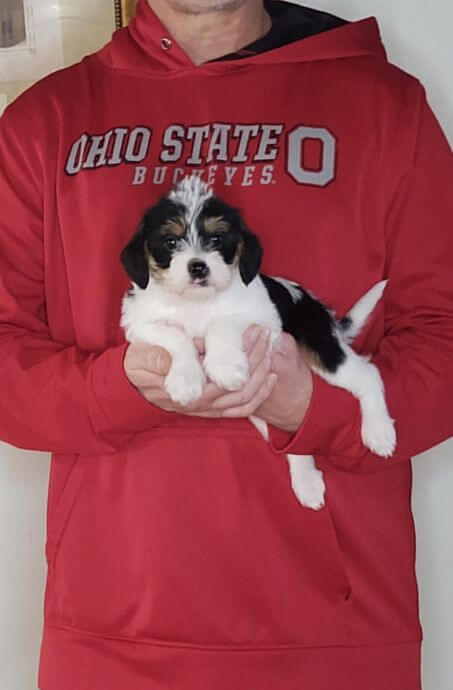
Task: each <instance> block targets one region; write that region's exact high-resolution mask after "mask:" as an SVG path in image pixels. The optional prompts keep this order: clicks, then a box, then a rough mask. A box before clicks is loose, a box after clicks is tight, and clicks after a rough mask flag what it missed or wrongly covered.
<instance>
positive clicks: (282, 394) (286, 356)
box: [255, 333, 313, 433]
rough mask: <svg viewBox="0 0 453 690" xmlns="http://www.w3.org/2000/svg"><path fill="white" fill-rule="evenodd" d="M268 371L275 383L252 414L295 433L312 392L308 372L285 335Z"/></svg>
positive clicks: (292, 340)
mask: <svg viewBox="0 0 453 690" xmlns="http://www.w3.org/2000/svg"><path fill="white" fill-rule="evenodd" d="M271 369H272V371H273V372H275V373H276V374H277V383H276V385H275V386H274V388H273V390H272V392H271V393H270V395H269V397H268V398H267V399H266V400H265V401H264V402H263V403H262V405H261V406H260V407H259V408H257V410H256V411H255V414H256V416H257V417H260V418H261V419H263V420H264V421H265V422H267V423H268V424H272V426H275V427H277V428H278V429H283V431H288V432H291V433H294V432H295V431H297V429H298V428H299V427H300V425H301V424H302V422H303V420H304V418H305V415H306V413H307V410H308V407H309V405H310V400H311V395H312V391H313V378H312V374H311V370H310V369H309V367H308V365H307V363H306V362H305V360H304V358H303V356H302V354H301V353H300V351H299V350H298V348H297V345H296V341H295V340H294V338H292V336H290V335H289V334H288V333H283V334H282V336H281V342H280V345H279V346H277V348H276V349H275V350H274V352H273V354H272V365H271Z"/></svg>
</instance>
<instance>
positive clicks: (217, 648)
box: [45, 623, 423, 652]
mask: <svg viewBox="0 0 453 690" xmlns="http://www.w3.org/2000/svg"><path fill="white" fill-rule="evenodd" d="M45 627H46V628H48V629H52V630H60V631H62V632H68V633H72V634H78V635H83V636H85V637H94V638H97V639H101V640H108V641H110V640H111V641H115V642H130V643H133V644H145V645H148V646H153V647H165V648H168V649H175V648H176V649H178V648H182V649H188V650H194V651H206V652H285V651H292V650H310V649H332V648H345V649H350V648H353V649H354V648H355V649H362V648H364V647H392V646H395V645H402V644H419V643H421V642H422V641H423V638H422V637H414V638H407V639H402V640H394V641H389V642H376V643H371V644H345V643H340V642H332V643H331V644H329V643H325V644H315V643H313V644H295V645H291V644H289V645H250V646H247V645H199V644H192V643H189V642H170V641H167V640H166V641H162V640H157V639H154V638H143V637H129V636H127V635H109V634H102V633H96V632H91V631H88V630H84V629H82V628H72V627H70V626H65V625H52V624H48V623H46V624H45Z"/></svg>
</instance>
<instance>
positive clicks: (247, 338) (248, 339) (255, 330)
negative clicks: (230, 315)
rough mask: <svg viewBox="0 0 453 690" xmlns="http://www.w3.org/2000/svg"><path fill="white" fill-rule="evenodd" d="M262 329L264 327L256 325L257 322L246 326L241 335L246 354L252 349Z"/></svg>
mask: <svg viewBox="0 0 453 690" xmlns="http://www.w3.org/2000/svg"><path fill="white" fill-rule="evenodd" d="M263 330H264V329H263V328H262V327H261V326H258V325H257V324H252V325H251V326H249V327H248V328H247V330H246V331H245V333H244V335H243V336H242V344H243V346H244V350H245V352H247V354H249V353H250V352H251V351H252V349H253V346H254V345H255V344H256V342H257V340H258V338H259V337H260V335H261V333H262V331H263Z"/></svg>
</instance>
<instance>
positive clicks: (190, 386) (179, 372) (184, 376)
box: [164, 362, 206, 406]
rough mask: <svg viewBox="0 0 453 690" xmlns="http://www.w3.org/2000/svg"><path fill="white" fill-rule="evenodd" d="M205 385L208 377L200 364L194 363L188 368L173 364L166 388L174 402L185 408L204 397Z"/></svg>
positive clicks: (187, 366) (165, 384)
mask: <svg viewBox="0 0 453 690" xmlns="http://www.w3.org/2000/svg"><path fill="white" fill-rule="evenodd" d="M205 384H206V376H205V375H204V372H203V369H202V368H201V366H200V365H199V364H198V362H194V363H193V364H190V365H187V364H186V366H178V365H175V364H173V365H172V366H171V368H170V371H169V372H168V374H167V377H166V379H165V383H164V386H165V390H166V391H167V393H168V395H169V396H170V398H171V399H172V400H173V402H175V403H179V404H180V405H183V406H185V405H188V404H189V403H191V402H195V401H196V400H199V399H200V398H201V397H202V395H203V389H204V387H205Z"/></svg>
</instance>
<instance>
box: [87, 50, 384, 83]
mask: <svg viewBox="0 0 453 690" xmlns="http://www.w3.org/2000/svg"><path fill="white" fill-rule="evenodd" d="M90 57H92V58H94V59H95V60H96V61H97V62H98V63H99V66H100V68H101V69H102V70H104V71H106V72H108V73H109V74H110V73H113V74H118V75H127V76H135V77H137V78H142V79H154V80H167V79H178V78H183V77H187V76H197V74H199V75H200V76H203V78H204V77H215V78H220V77H224V76H225V77H226V76H232V75H236V74H238V73H239V72H242V73H244V72H245V71H248V70H250V69H256V68H257V67H262V68H263V69H268V68H269V67H273V66H275V67H286V66H287V65H299V66H300V65H313V64H316V63H319V62H331V61H332V60H333V59H334V60H351V59H364V58H371V59H376V60H381V59H382V58H380V57H379V56H378V55H373V54H369V53H366V54H357V55H342V56H338V57H335V58H332V57H325V58H323V57H320V58H316V59H314V60H305V61H301V62H298V61H296V60H295V61H292V62H291V61H289V62H274V63H272V62H270V63H269V62H266V63H264V62H258V61H253V62H250V61H251V60H254V58H255V57H259V56H253V57H250V58H247V62H245V60H228V61H226V62H225V63H222V62H216V63H212V62H207V63H204V64H203V65H199V66H193V65H191V66H188V67H187V68H182V69H179V70H178V69H172V70H169V71H167V72H164V73H157V72H152V71H150V72H145V71H142V70H140V71H137V70H134V69H127V68H123V67H116V66H112V67H110V66H109V65H107V64H106V63H105V62H104V60H102V58H101V57H100V55H98V54H97V53H94V54H93V55H91V56H90ZM213 64H214V65H219V64H220V65H222V69H206V67H205V65H213ZM223 64H225V65H228V67H229V69H227V68H224V67H223Z"/></svg>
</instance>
